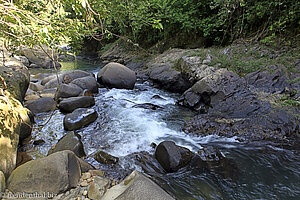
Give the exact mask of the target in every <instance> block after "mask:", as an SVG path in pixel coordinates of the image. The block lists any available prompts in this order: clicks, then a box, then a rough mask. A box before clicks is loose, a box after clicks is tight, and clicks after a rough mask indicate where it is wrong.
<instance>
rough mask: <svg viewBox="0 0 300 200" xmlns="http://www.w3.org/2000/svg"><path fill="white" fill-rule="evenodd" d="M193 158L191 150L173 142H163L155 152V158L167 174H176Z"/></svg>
mask: <svg viewBox="0 0 300 200" xmlns="http://www.w3.org/2000/svg"><path fill="white" fill-rule="evenodd" d="M192 156H193V153H192V152H191V151H190V150H189V149H187V148H185V147H181V146H177V145H176V144H175V143H174V142H172V141H164V142H161V143H160V144H159V145H158V146H157V148H156V150H155V158H156V159H157V160H158V162H159V163H160V164H161V166H162V167H163V168H164V169H165V170H166V172H176V171H177V170H179V169H180V168H182V167H184V166H186V165H187V164H188V163H189V162H190V160H191V159H192Z"/></svg>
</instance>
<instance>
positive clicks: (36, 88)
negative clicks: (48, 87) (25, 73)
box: [29, 82, 44, 92]
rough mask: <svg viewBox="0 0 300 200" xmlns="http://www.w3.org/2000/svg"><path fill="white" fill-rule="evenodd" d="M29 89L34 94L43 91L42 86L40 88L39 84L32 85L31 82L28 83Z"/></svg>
mask: <svg viewBox="0 0 300 200" xmlns="http://www.w3.org/2000/svg"><path fill="white" fill-rule="evenodd" d="M29 89H31V90H33V91H36V92H40V91H42V90H43V89H44V86H42V85H41V84H39V83H32V82H30V84H29Z"/></svg>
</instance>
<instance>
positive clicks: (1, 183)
mask: <svg viewBox="0 0 300 200" xmlns="http://www.w3.org/2000/svg"><path fill="white" fill-rule="evenodd" d="M5 188H6V184H5V176H4V173H3V172H2V171H0V192H4V190H5Z"/></svg>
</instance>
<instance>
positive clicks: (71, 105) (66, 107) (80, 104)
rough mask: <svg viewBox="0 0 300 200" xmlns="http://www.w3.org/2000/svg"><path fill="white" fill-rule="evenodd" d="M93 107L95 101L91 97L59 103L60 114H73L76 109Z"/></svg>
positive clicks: (73, 98)
mask: <svg viewBox="0 0 300 200" xmlns="http://www.w3.org/2000/svg"><path fill="white" fill-rule="evenodd" d="M93 105H95V99H94V97H91V96H80V97H70V98H67V99H64V100H62V101H61V102H60V103H59V110H60V111H62V112H73V111H74V110H75V109H77V108H88V107H91V106H93Z"/></svg>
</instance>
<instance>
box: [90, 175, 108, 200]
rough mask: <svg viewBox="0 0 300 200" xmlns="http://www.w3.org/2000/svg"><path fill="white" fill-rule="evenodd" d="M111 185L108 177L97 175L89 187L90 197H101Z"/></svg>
mask: <svg viewBox="0 0 300 200" xmlns="http://www.w3.org/2000/svg"><path fill="white" fill-rule="evenodd" d="M109 185H110V181H109V180H108V179H107V178H104V177H101V176H95V178H94V181H93V183H92V184H91V185H90V187H89V189H88V197H89V198H90V199H93V200H97V199H101V197H102V196H103V194H104V193H105V192H106V190H107V189H108V187H109Z"/></svg>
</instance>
